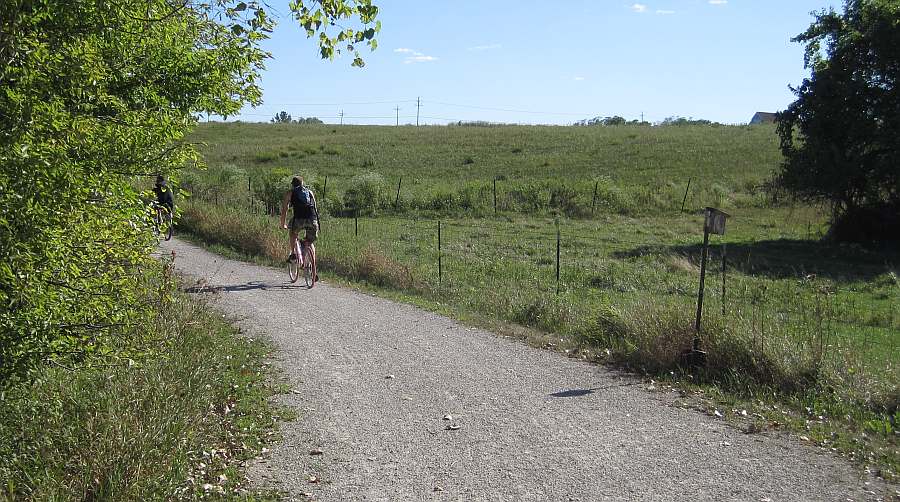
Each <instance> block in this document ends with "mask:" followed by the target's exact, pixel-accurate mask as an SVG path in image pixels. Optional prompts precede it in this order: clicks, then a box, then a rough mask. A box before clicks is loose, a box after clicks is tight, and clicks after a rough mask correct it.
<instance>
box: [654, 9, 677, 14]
mask: <svg viewBox="0 0 900 502" xmlns="http://www.w3.org/2000/svg"><path fill="white" fill-rule="evenodd" d="M656 13H657V14H659V15H661V16H669V15H672V14H674V13H675V11H674V10H663V9H658V10H657V11H656Z"/></svg>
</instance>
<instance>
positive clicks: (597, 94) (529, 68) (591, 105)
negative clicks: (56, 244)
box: [229, 0, 841, 125]
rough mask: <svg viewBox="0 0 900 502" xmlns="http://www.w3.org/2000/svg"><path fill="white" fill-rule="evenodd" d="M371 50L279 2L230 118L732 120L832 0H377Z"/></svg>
mask: <svg viewBox="0 0 900 502" xmlns="http://www.w3.org/2000/svg"><path fill="white" fill-rule="evenodd" d="M376 3H377V4H378V5H379V7H380V14H379V19H380V20H381V22H382V30H381V33H380V34H379V36H378V44H379V46H378V49H377V50H376V51H375V52H370V51H369V50H368V48H366V49H364V50H363V51H362V55H363V57H364V59H365V60H366V66H365V67H364V68H362V69H360V68H352V67H351V66H350V62H351V58H350V57H347V56H344V57H341V58H337V59H335V60H334V61H322V60H321V59H319V57H318V51H317V47H316V44H315V41H314V40H311V39H307V38H306V36H305V33H303V32H302V30H301V29H300V28H299V27H298V26H297V25H296V24H295V23H294V22H293V20H292V18H291V17H290V16H289V15H288V9H287V2H284V3H283V4H281V3H279V2H272V5H273V6H274V7H275V9H276V11H277V12H279V13H281V16H282V17H281V19H280V22H279V26H278V28H276V30H275V32H274V33H273V34H272V37H271V39H270V40H268V41H266V42H265V44H264V47H265V48H266V50H268V51H270V52H271V53H272V55H273V57H274V59H272V60H270V61H268V63H267V69H266V71H265V72H264V73H263V77H262V86H263V89H264V104H263V105H262V106H260V107H258V108H255V109H253V108H249V107H247V108H245V109H244V110H242V113H241V116H239V117H229V120H235V119H241V120H245V121H268V119H269V118H271V117H272V116H273V115H274V114H275V113H276V112H278V111H280V110H285V111H287V112H288V113H290V114H291V115H292V116H293V117H294V118H297V117H301V116H302V117H310V116H315V117H319V118H321V119H322V120H324V121H325V122H328V123H338V122H339V120H340V118H339V114H340V112H341V111H343V113H344V119H343V120H344V123H348V124H391V125H392V124H394V123H395V120H396V114H397V113H396V111H395V110H394V108H395V107H399V108H400V111H399V115H400V123H401V124H403V123H415V120H416V99H417V98H421V105H422V107H421V109H420V110H419V111H420V122H421V123H423V124H446V123H448V122H450V121H457V120H486V121H492V122H514V123H530V124H536V123H541V124H567V123H571V122H574V121H576V120H579V119H583V118H591V117H595V116H612V115H620V116H623V117H625V118H627V119H639V118H640V117H641V114H642V113H643V116H644V118H645V119H646V120H649V121H652V122H655V121H660V120H662V119H664V118H666V117H669V116H684V117H694V118H704V119H709V120H715V121H719V122H724V123H744V122H747V121H748V120H749V119H750V117H751V116H752V115H753V113H754V112H756V111H777V110H780V109H783V108H784V107H785V106H787V105H788V104H789V103H790V102H791V101H792V100H793V95H792V94H791V92H790V90H789V89H788V86H789V85H797V84H799V83H800V82H801V81H802V79H803V78H804V77H805V76H806V75H807V71H806V70H805V69H804V68H803V50H802V46H800V45H799V44H796V43H792V42H791V41H790V39H791V38H792V37H793V36H795V35H797V34H798V33H800V32H802V31H803V30H805V29H806V27H808V26H809V24H810V22H811V21H812V19H813V18H812V16H811V15H810V13H811V12H812V11H818V10H820V9H823V8H826V7H835V8H836V9H838V8H839V7H840V5H841V2H840V1H838V0H780V1H776V0H640V1H638V2H634V1H628V2H622V1H617V0H561V1H559V2H535V1H531V0H516V1H512V0H494V1H490V2H487V1H477V0H458V1H454V2H449V1H446V0H440V1H428V0H418V1H414V0H382V1H377V0H376Z"/></svg>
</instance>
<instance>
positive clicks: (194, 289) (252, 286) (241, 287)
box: [184, 281, 306, 293]
mask: <svg viewBox="0 0 900 502" xmlns="http://www.w3.org/2000/svg"><path fill="white" fill-rule="evenodd" d="M269 289H306V286H299V285H296V284H287V283H277V284H271V283H265V282H258V281H251V282H247V283H244V284H233V285H230V286H210V285H208V284H203V285H197V286H191V287H189V288H186V289H185V290H184V291H185V292H186V293H221V292H223V291H224V292H230V293H234V292H240V291H255V290H260V291H266V290H269Z"/></svg>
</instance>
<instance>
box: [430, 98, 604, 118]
mask: <svg viewBox="0 0 900 502" xmlns="http://www.w3.org/2000/svg"><path fill="white" fill-rule="evenodd" d="M430 102H431V103H434V104H436V105H444V106H455V107H458V108H472V109H475V110H489V111H498V112H510V113H533V114H538V115H573V116H578V117H584V116H586V115H590V114H588V113H568V112H543V111H540V112H539V111H534V110H516V109H512V108H495V107H492V106H477V105H462V104H458V103H447V102H444V101H430Z"/></svg>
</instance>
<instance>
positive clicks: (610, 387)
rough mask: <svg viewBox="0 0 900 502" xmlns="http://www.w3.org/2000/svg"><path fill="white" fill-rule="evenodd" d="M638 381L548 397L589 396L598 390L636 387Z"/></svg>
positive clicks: (571, 391) (566, 392)
mask: <svg viewBox="0 0 900 502" xmlns="http://www.w3.org/2000/svg"><path fill="white" fill-rule="evenodd" d="M639 383H640V382H639V381H634V382H624V383H619V384H613V385H604V386H602V387H594V388H592V389H569V390H561V391H559V392H553V393H552V394H550V397H583V396H587V395H589V394H593V393H594V392H595V391H598V390H607V389H615V388H616V387H628V386H630V385H638V384H639Z"/></svg>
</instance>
